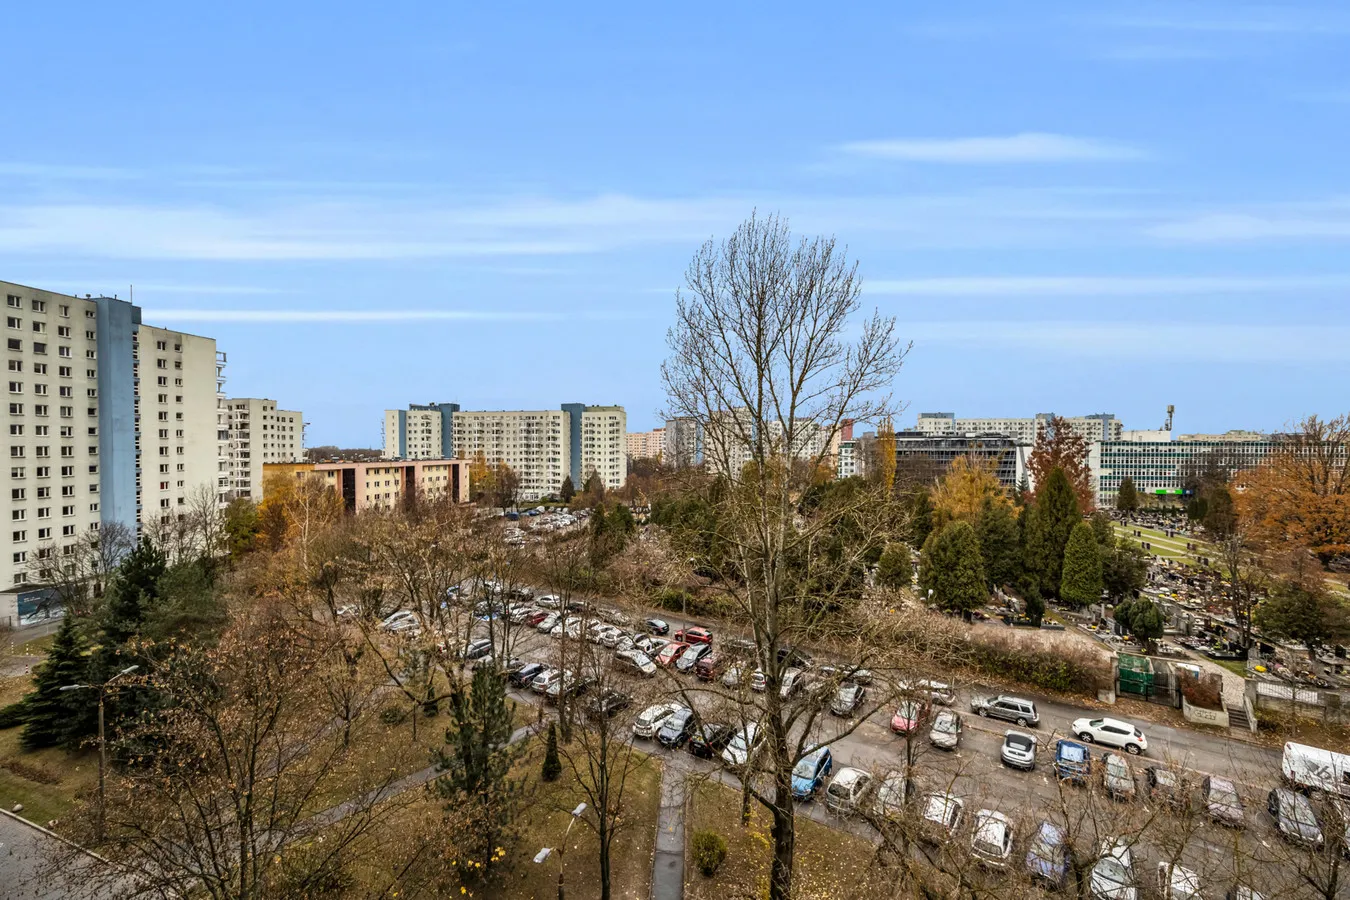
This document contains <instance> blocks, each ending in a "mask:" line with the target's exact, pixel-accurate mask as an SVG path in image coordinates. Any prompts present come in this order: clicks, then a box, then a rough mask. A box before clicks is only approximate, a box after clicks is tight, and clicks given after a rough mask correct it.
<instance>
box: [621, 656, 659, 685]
mask: <svg viewBox="0 0 1350 900" xmlns="http://www.w3.org/2000/svg"><path fill="white" fill-rule="evenodd" d="M614 659H615V660H617V661H618V663H619V667H620V668H623V669H627V670H629V671H630V672H633V673H634V674H637V675H646V676H647V677H648V678H651V677H652V676H653V675H655V674H656V663H654V662H652V660H651V657H649V656H648V655H647V654H645V653H643V652H642V651H641V650H619V651H617V652H616V653H615V654H614Z"/></svg>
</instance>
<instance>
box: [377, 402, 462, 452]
mask: <svg viewBox="0 0 1350 900" xmlns="http://www.w3.org/2000/svg"><path fill="white" fill-rule="evenodd" d="M458 410H459V404H458V403H427V404H418V403H414V404H412V405H410V406H409V407H408V408H407V409H386V410H385V411H384V453H383V456H384V458H385V459H449V458H450V457H451V456H453V455H454V452H455V441H454V430H455V427H454V419H453V416H454V414H455V412H457V411H458Z"/></svg>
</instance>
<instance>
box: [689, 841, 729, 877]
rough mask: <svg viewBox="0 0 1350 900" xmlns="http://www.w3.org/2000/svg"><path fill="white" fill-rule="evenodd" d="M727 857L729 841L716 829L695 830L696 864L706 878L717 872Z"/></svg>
mask: <svg viewBox="0 0 1350 900" xmlns="http://www.w3.org/2000/svg"><path fill="white" fill-rule="evenodd" d="M726 858H727V842H726V840H724V839H723V837H722V836H721V835H720V834H718V833H717V832H715V831H696V832H694V865H696V866H698V870H699V871H700V872H702V873H703V877H704V878H711V877H713V876H714V875H716V874H717V870H718V869H719V868H721V866H722V862H723V861H724V860H725V859H726Z"/></svg>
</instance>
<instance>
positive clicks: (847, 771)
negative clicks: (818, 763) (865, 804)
mask: <svg viewBox="0 0 1350 900" xmlns="http://www.w3.org/2000/svg"><path fill="white" fill-rule="evenodd" d="M871 783H872V776H871V775H869V774H867V773H866V772H864V771H863V770H862V769H855V768H852V767H851V766H846V767H845V768H842V769H840V770H839V771H838V772H836V773H835V775H834V778H833V779H831V781H830V785H829V787H827V788H825V806H826V808H827V809H829V811H830V812H832V813H834V814H836V815H840V816H847V815H849V814H850V813H852V812H854V811H855V810H857V809H858V805H859V804H860V803H861V802H862V799H863V796H864V795H865V794H866V793H867V788H868V786H869V785H871Z"/></svg>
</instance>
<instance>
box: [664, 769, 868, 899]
mask: <svg viewBox="0 0 1350 900" xmlns="http://www.w3.org/2000/svg"><path fill="white" fill-rule="evenodd" d="M815 802H823V801H820V800H817V801H815ZM751 809H752V810H753V811H754V812H753V815H754V820H753V821H752V822H751V825H750V827H749V828H742V827H741V795H740V792H739V791H736V790H733V789H731V788H728V787H724V786H722V785H720V784H715V783H711V782H705V783H703V784H700V785H699V786H698V787H697V788H696V789H695V790H694V791H693V796H692V798H691V806H690V809H689V815H688V817H687V819H686V822H685V826H686V839H685V847H686V848H689V847H691V846H692V844H693V836H694V833H695V832H696V831H699V830H703V829H708V830H712V831H715V832H717V833H718V834H720V835H722V837H723V838H725V839H726V842H727V858H726V861H725V862H724V863H722V867H721V869H719V870H718V871H717V874H715V875H714V876H713V877H712V878H704V877H703V875H702V873H700V872H699V871H698V869H697V868H696V867H695V866H694V863H693V859H692V855H691V853H690V852H689V851H688V849H686V853H685V876H684V879H685V897H687V898H689V900H757V898H760V897H763V896H764V895H765V893H766V891H767V885H768V879H769V862H770V859H771V857H772V855H773V849H772V844H771V843H770V836H769V817H768V815H767V814H766V813H765V812H764V811H763V809H762V808H761V807H760V806H759V804H757V803H755V804H752V806H751ZM875 852H876V848H875V847H874V846H873V845H872V844H871V843H870V842H869V841H865V840H863V839H861V838H857V837H854V836H852V835H850V834H845V833H844V832H842V831H836V830H835V829H833V828H827V827H826V826H824V825H821V824H820V823H819V822H815V821H812V820H810V819H808V818H807V817H806V816H804V815H799V816H797V846H796V857H795V858H796V869H795V871H794V873H793V893H794V895H796V896H800V897H809V898H813V900H817V898H819V900H823V898H833V897H868V896H880V895H881V888H880V886H879V885H876V884H874V883H872V877H873V873H874V866H873V865H872V858H873V855H874V854H875Z"/></svg>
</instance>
